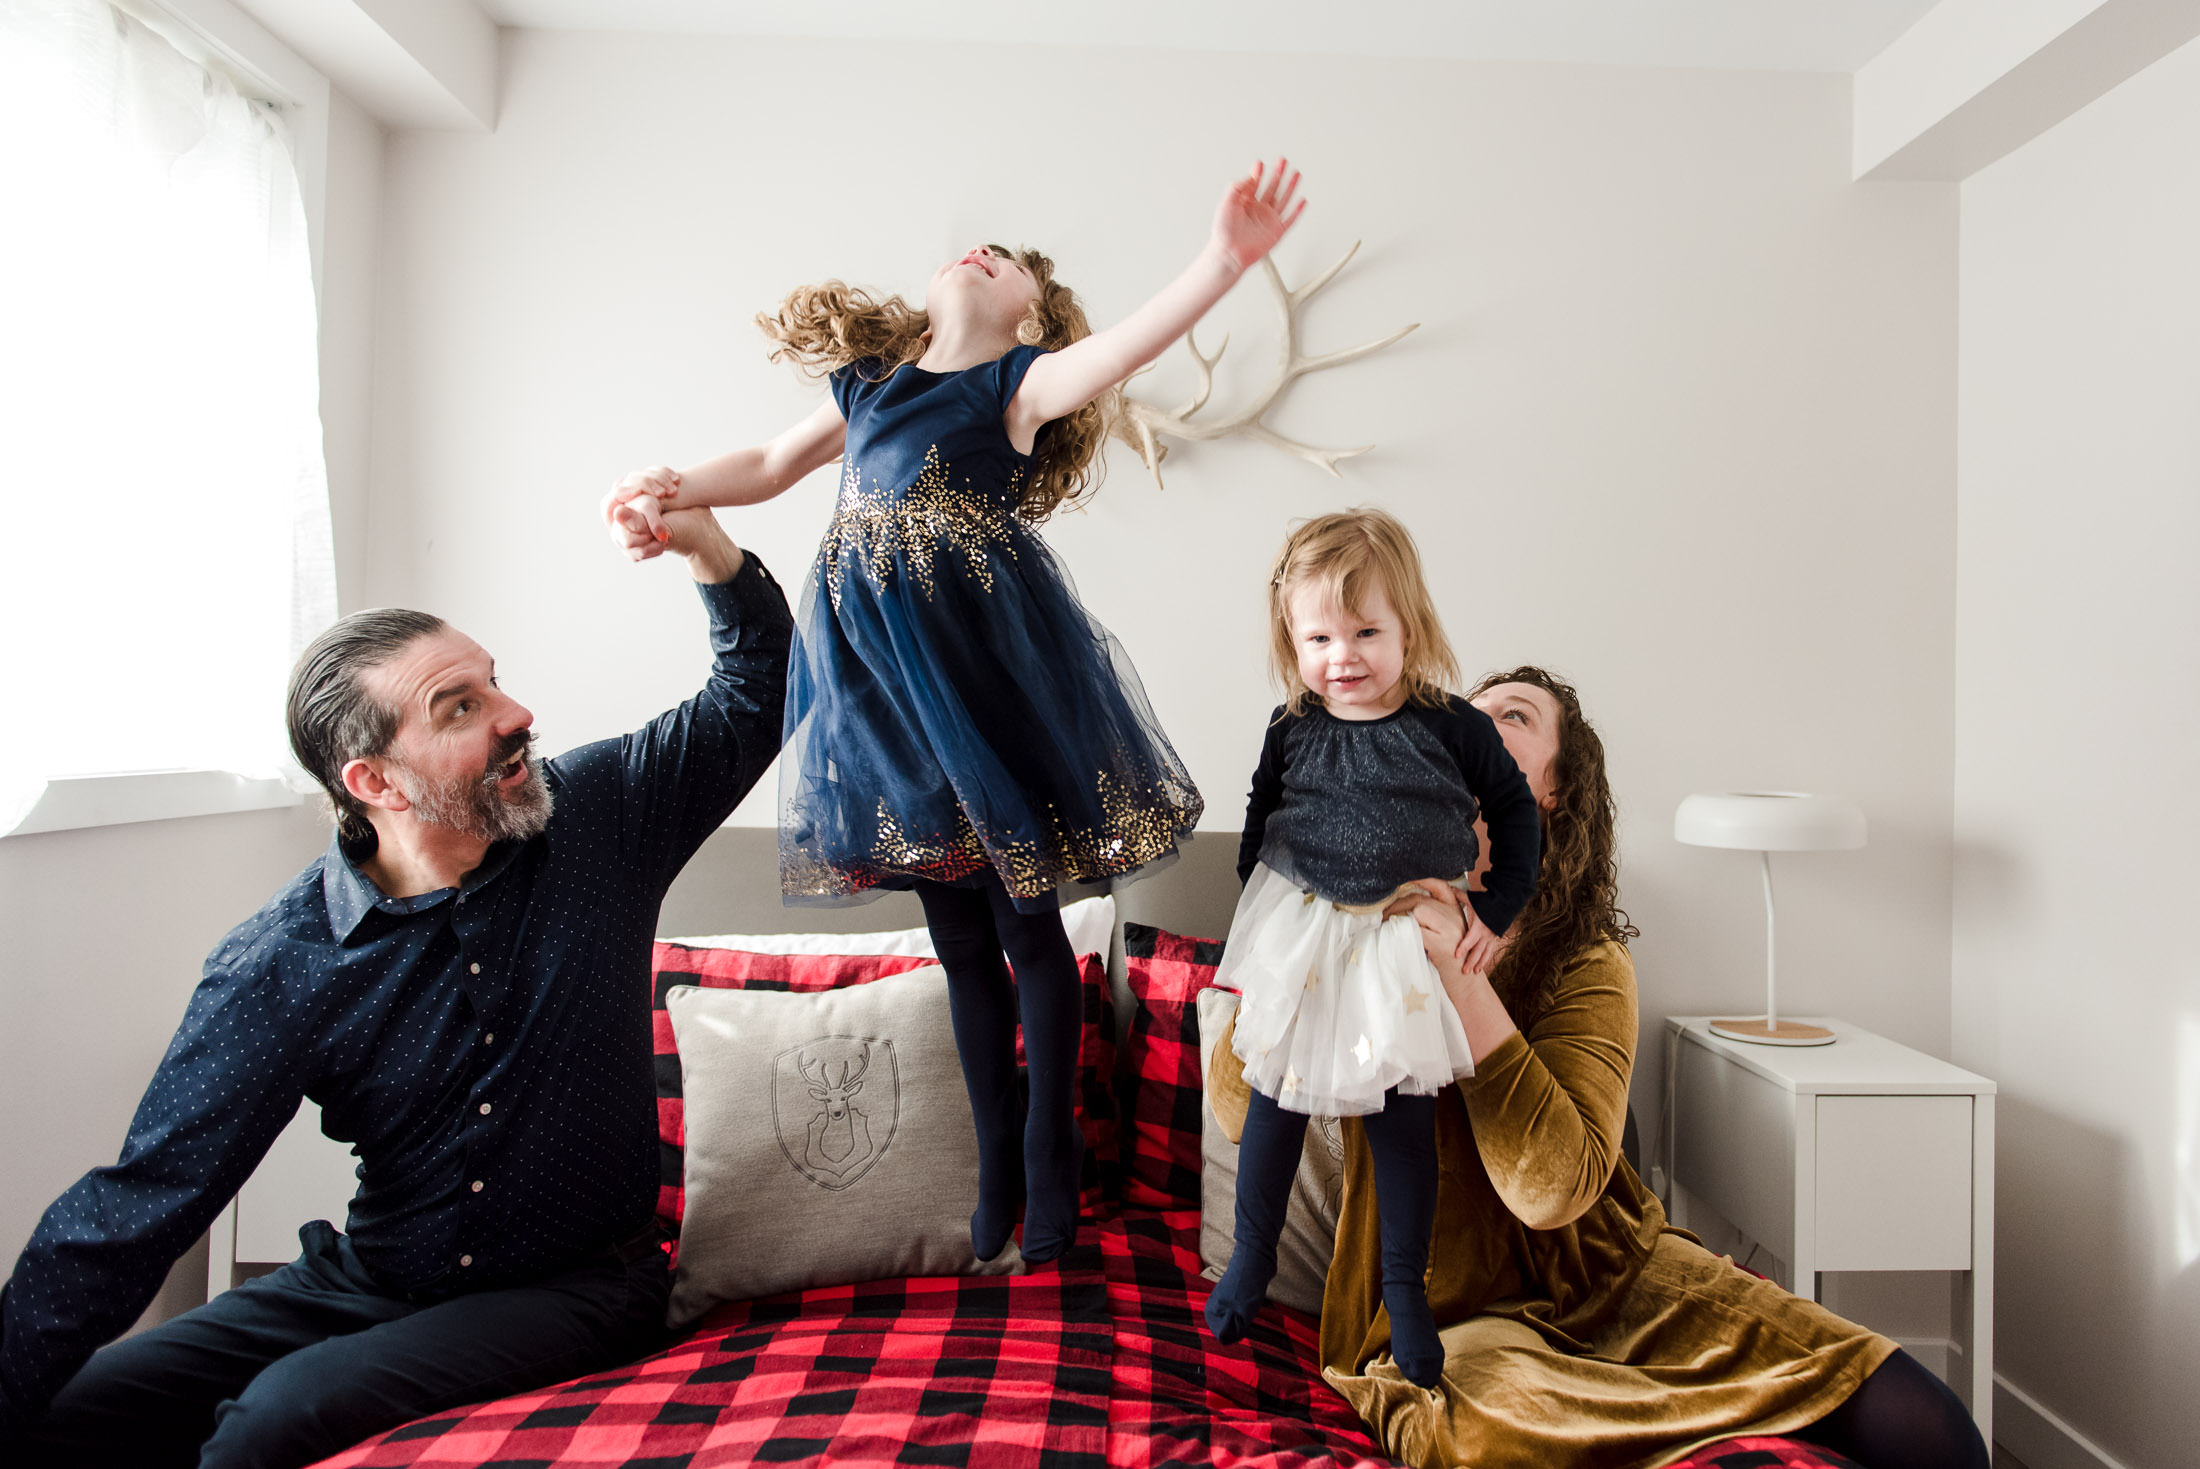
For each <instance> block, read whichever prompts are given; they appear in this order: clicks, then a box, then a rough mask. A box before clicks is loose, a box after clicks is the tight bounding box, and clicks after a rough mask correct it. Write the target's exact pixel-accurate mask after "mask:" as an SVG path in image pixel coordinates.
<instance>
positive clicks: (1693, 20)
mask: <svg viewBox="0 0 2200 1469" xmlns="http://www.w3.org/2000/svg"><path fill="white" fill-rule="evenodd" d="M474 3H475V4H476V5H478V6H479V7H480V8H481V9H482V10H483V11H484V12H486V13H487V14H488V15H489V16H490V18H491V19H493V20H495V21H496V22H497V23H498V24H500V25H507V26H532V27H537V28H541V29H549V30H587V31H677V32H720V33H728V34H737V35H764V36H810V37H830V38H847V39H857V40H932V41H974V42H1020V43H1027V44H1029V43H1036V44H1053V45H1089V46H1153V47H1165V48H1171V49H1181V50H1190V51H1256V52H1257V51H1271V52H1274V51H1281V52H1298V53H1311V54H1316V55H1352V56H1410V57H1432V56H1433V57H1446V58H1456V59H1473V60H1507V61H1566V62H1581V63H1589V64H1602V65H1616V66H1680V67H1718V68H1739V69H1746V70H1765V71H1819V72H1853V71H1855V70H1856V69H1857V68H1858V67H1860V66H1862V65H1863V64H1864V63H1865V62H1867V61H1869V60H1870V59H1871V58H1872V57H1874V56H1876V55H1878V54H1879V53H1880V52H1881V51H1883V50H1885V49H1886V47H1887V46H1888V44H1889V43H1890V42H1892V41H1893V40H1894V39H1895V38H1896V37H1898V36H1900V35H1901V34H1902V33H1903V32H1904V31H1906V30H1908V29H1909V28H1910V26H1911V25H1912V24H1914V23H1915V22H1916V21H1917V19H1918V17H1920V16H1921V15H1923V14H1924V13H1925V12H1926V11H1928V10H1930V9H1932V8H1933V5H1934V3H1935V0H1351V3H1349V4H1340V3H1338V0H1023V3H1021V4H1014V3H1011V4H1002V3H1000V0H474Z"/></svg>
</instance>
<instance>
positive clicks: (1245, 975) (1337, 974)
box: [1215, 864, 1474, 1117]
mask: <svg viewBox="0 0 2200 1469" xmlns="http://www.w3.org/2000/svg"><path fill="white" fill-rule="evenodd" d="M1215 983H1216V984H1218V985H1222V986H1224V987H1225V988H1230V989H1235V990H1237V991H1238V992H1239V995H1240V996H1241V999H1240V1001H1239V1004H1238V1015H1237V1030H1236V1032H1235V1036H1234V1041H1233V1044H1234V1047H1235V1049H1236V1051H1237V1054H1238V1059H1239V1060H1241V1061H1243V1062H1244V1063H1245V1079H1246V1081H1247V1082H1248V1083H1250V1084H1251V1085H1252V1086H1253V1087H1254V1088H1255V1089H1256V1090H1258V1091H1259V1092H1261V1093H1262V1094H1263V1095H1265V1096H1268V1097H1270V1098H1272V1099H1273V1100H1274V1101H1275V1103H1276V1105H1278V1106H1279V1107H1283V1108H1286V1109H1288V1110H1290V1111H1293V1112H1305V1113H1308V1114H1311V1115H1313V1116H1318V1117H1357V1116H1364V1115H1366V1114H1367V1113H1370V1112H1380V1111H1382V1110H1383V1093H1385V1092H1387V1091H1389V1090H1390V1089H1391V1088H1392V1087H1396V1088H1397V1089H1398V1090H1399V1091H1401V1092H1404V1093H1406V1094H1408V1095H1411V1096H1430V1095H1433V1094H1434V1093H1435V1092H1437V1091H1438V1090H1439V1089H1441V1088H1443V1087H1446V1086H1449V1085H1450V1084H1451V1083H1452V1082H1454V1081H1456V1080H1458V1079H1459V1078H1460V1077H1464V1076H1472V1075H1473V1074H1474V1056H1473V1053H1472V1052H1471V1051H1470V1050H1469V1049H1468V1046H1467V1032H1466V1028H1465V1027H1464V1026H1462V1025H1461V1024H1460V1023H1459V1012H1458V1011H1457V1010H1455V1009H1453V1008H1452V1003H1451V998H1450V996H1448V995H1446V994H1445V993H1444V984H1443V980H1442V979H1441V978H1440V977H1439V976H1438V975H1437V973H1436V968H1435V966H1434V965H1432V964H1430V963H1429V961H1428V955H1427V954H1425V953H1424V952H1422V949H1421V929H1420V925H1419V924H1417V923H1415V922H1414V921H1413V920H1412V919H1411V918H1407V917H1403V916H1401V917H1397V918H1392V919H1388V920H1386V919H1384V917H1383V916H1382V914H1381V912H1380V911H1375V912H1364V911H1355V910H1353V909H1349V908H1340V907H1338V906H1337V905H1336V904H1335V903H1332V902H1330V901H1329V900H1328V899H1327V898H1323V897H1319V896H1317V895H1316V894H1314V893H1311V892H1308V891H1307V890H1305V889H1304V888H1301V887H1299V886H1297V885H1296V884H1294V883H1292V882H1290V881H1289V880H1288V879H1286V878H1283V877H1281V876H1279V875H1277V874H1276V873H1275V872H1272V871H1270V870H1269V868H1268V867H1267V865H1266V864H1262V865H1260V866H1257V867H1255V868H1254V869H1253V876H1252V879H1251V880H1250V881H1249V882H1247V883H1246V884H1245V892H1244V894H1243V896H1241V897H1240V898H1239V899H1238V906H1237V915H1236V917H1234V918H1233V919H1231V921H1230V938H1229V941H1228V943H1227V944H1226V945H1225V946H1224V948H1223V953H1222V964H1221V966H1220V967H1219V968H1218V969H1217V970H1216V971H1215Z"/></svg>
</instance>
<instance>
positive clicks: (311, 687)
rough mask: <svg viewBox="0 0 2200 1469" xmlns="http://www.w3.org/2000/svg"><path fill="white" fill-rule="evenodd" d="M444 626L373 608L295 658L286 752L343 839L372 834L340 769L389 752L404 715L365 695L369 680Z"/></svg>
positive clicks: (421, 615)
mask: <svg viewBox="0 0 2200 1469" xmlns="http://www.w3.org/2000/svg"><path fill="white" fill-rule="evenodd" d="M446 625H447V624H446V623H445V622H444V621H443V619H442V618H440V617H437V616H435V615H434V614H433V613H429V612H411V611H407V610H406V609H405V608H403V607H375V608H371V609H369V610H368V611H365V612H354V613H352V614H351V616H349V617H344V618H339V619H338V620H337V621H336V623H335V624H334V625H333V626H331V627H330V628H329V629H328V631H326V632H324V633H322V634H321V635H320V636H319V637H317V638H315V639H314V640H313V642H312V645H311V646H309V647H308V648H307V649H306V650H305V652H303V653H301V654H299V655H298V665H297V667H295V668H293V669H291V671H290V698H289V702H288V707H287V709H286V711H285V714H286V718H287V720H288V722H289V725H290V749H291V753H292V754H294V755H296V756H297V757H298V763H299V764H300V765H303V766H304V767H305V768H306V773H307V774H309V775H311V776H312V777H313V778H314V779H315V780H317V781H319V782H320V783H321V789H322V790H324V791H326V792H327V793H328V799H329V804H330V805H331V806H332V807H334V808H335V812H336V833H337V835H338V836H339V837H340V838H342V839H343V840H344V841H346V842H357V841H363V840H365V839H366V838H367V837H369V836H371V835H372V834H373V831H374V828H373V826H372V825H371V824H370V823H369V822H368V820H367V808H366V807H365V806H364V805H362V804H360V801H359V799H358V798H357V797H356V796H354V795H352V793H351V792H350V791H347V790H345V789H344V767H345V766H346V765H348V764H350V763H351V762H352V761H354V760H362V759H369V758H372V757H374V756H376V755H383V754H387V753H388V751H389V748H390V742H391V741H392V740H394V739H396V738H397V727H398V725H399V724H401V723H403V722H404V715H403V711H402V710H399V709H395V708H392V707H391V706H390V705H388V704H385V703H383V702H381V701H380V700H378V699H376V698H375V697H374V696H373V695H372V694H370V693H369V692H367V687H366V675H367V674H368V672H370V671H371V670H373V669H375V668H379V667H380V666H382V665H383V664H385V663H387V662H389V661H390V660H391V659H392V658H395V657H396V656H397V655H398V654H400V653H402V652H404V651H405V649H406V648H408V647H410V646H411V645H412V644H413V643H415V642H416V641H418V640H419V639H421V638H425V637H433V636H434V635H435V634H437V633H439V632H441V631H443V629H444V627H445V626H446Z"/></svg>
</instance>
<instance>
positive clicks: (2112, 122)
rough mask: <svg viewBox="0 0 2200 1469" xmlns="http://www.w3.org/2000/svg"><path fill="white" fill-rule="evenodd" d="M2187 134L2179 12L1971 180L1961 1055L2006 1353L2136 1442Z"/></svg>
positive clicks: (1960, 774) (2197, 1403)
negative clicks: (2162, 33) (1993, 1196)
mask: <svg viewBox="0 0 2200 1469" xmlns="http://www.w3.org/2000/svg"><path fill="white" fill-rule="evenodd" d="M2195 139H2200V45H2189V46H2186V47H2185V48H2184V49H2183V50H2181V51H2179V52H2177V53H2176V54H2174V55H2172V56H2170V57H2169V58H2168V59H2166V60H2164V61H2162V62H2160V63H2158V64H2156V65H2155V66H2154V67H2152V68H2151V69H2150V70H2148V71H2146V72H2144V73H2142V74H2140V75H2139V76H2138V77H2136V78H2134V79H2133V80H2131V81H2130V82H2127V83H2125V84H2124V85H2123V86H2122V87H2121V88H2119V89H2118V90H2117V91H2115V92H2113V93H2111V94H2110V95H2108V96H2107V97H2105V98H2103V99H2102V100H2100V101H2098V102H2095V103H2094V104H2093V105H2092V106H2091V107H2089V108H2087V109H2086V110H2085V111H2084V112H2081V113H2080V114H2078V115H2077V116H2076V117H2074V118H2072V119H2071V120H2070V121H2068V122H2066V123H2064V124H2063V125H2062V126H2060V127H2058V128H2056V129H2055V130H2054V131H2053V132H2051V133H2048V134H2046V135H2045V136H2043V137H2041V138H2040V139H2038V140H2037V141H2035V142H2033V143H2031V144H2030V145H2028V146H2027V147H2026V148H2024V149H2023V150H2022V151H2020V152H2018V153H2015V154H2013V155H2011V156H2010V157H2009V158H2007V159H2005V160H2003V161H2002V162H2000V163H1998V164H1996V165H1995V166H1994V167H1992V168H1990V169H1988V170H1986V171H1985V172H1983V173H1981V174H1979V175H1978V176H1976V177H1974V178H1973V179H1971V180H1970V181H1969V182H1967V183H1966V184H1964V185H1963V190H1962V211H1963V230H1962V233H1963V240H1962V252H1961V262H1962V264H1961V291H1962V298H1963V325H1962V334H1961V344H1962V345H1961V359H1960V360H1961V378H1962V384H1963V386H1962V392H1961V398H1960V411H1959V423H1960V430H1961V431H1960V446H1961V452H1960V455H1959V473H1958V501H1957V503H1958V510H1957V526H1958V537H1957V568H1958V570H1957V679H1956V687H1957V704H1956V708H1957V723H1956V729H1957V742H1956V791H1955V828H1954V829H1955V840H1956V858H1955V895H1954V982H1953V983H1954V994H1953V1000H1954V1026H1955V1034H1954V1043H1955V1059H1956V1060H1957V1061H1958V1062H1960V1063H1961V1064H1964V1065H1967V1066H1971V1067H1973V1068H1975V1069H1977V1070H1980V1071H1984V1072H1986V1073H1987V1074H1989V1075H1991V1076H1994V1077H1996V1078H1997V1079H1998V1080H1999V1081H2000V1083H2001V1102H2000V1152H1999V1165H2000V1190H2001V1192H2000V1206H2001V1207H2000V1227H1999V1237H1998V1249H1999V1266H2000V1291H1999V1298H1998V1303H1997V1304H1998V1310H1999V1318H2000V1319H1999V1326H2000V1329H1999V1332H1998V1339H1997V1350H1998V1353H1999V1357H1998V1363H1999V1366H2000V1368H2001V1371H2002V1373H2003V1375H2004V1376H2005V1377H2006V1378H2007V1379H2009V1381H2010V1382H2011V1383H2012V1384H2014V1385H2015V1386H2017V1387H2018V1388H2020V1389H2021V1390H2023V1391H2024V1392H2026V1393H2029V1394H2030V1395H2031V1396H2033V1397H2034V1398H2036V1399H2038V1400H2039V1401H2040V1402H2041V1403H2043V1404H2044V1405H2045V1406H2046V1407H2047V1409H2049V1410H2050V1411H2051V1412H2052V1413H2054V1414H2056V1415H2058V1416H2060V1417H2061V1418H2063V1419H2064V1420H2066V1421H2067V1422H2068V1423H2069V1424H2070V1425H2071V1426H2073V1427H2074V1428H2076V1429H2077V1430H2079V1431H2080V1432H2081V1433H2083V1434H2084V1435H2086V1436H2088V1437H2090V1438H2092V1439H2093V1440H2094V1441H2096V1442H2097V1443H2099V1444H2100V1445H2101V1446H2102V1447H2103V1448H2105V1449H2106V1450H2107V1451H2108V1452H2109V1453H2110V1454H2112V1455H2114V1456H2115V1457H2116V1458H2118V1459H2120V1460H2122V1461H2123V1462H2124V1463H2126V1464H2129V1465H2131V1466H2134V1469H2173V1466H2183V1465H2189V1464H2190V1463H2192V1461H2193V1445H2194V1444H2195V1443H2200V1397H2196V1396H2195V1395H2194V1393H2193V1391H2192V1387H2193V1381H2194V1371H2195V1367H2196V1365H2200V962H2196V961H2195V959H2194V958H2193V953H2194V950H2193V945H2192V939H2191V926H2192V923H2191V920H2192V915H2193V912H2194V901H2193V894H2194V888H2195V886H2196V883H2200V858H2196V857H2195V845H2194V833H2195V831H2196V830H2200V786H2196V785H2195V782H2194V778H2193V764H2192V761H2193V753H2194V732H2195V730H2196V729H2200V675H2196V669H2200V576H2196V575H2195V573H2194V570H2193V564H2192V555H2193V548H2194V546H2195V545H2196V544H2200V436H2196V434H2195V431H2194V426H2195V424H2196V423H2200V413H2196V411H2195V404H2196V402H2200V359H2196V358H2195V356H2194V352H2193V344H2194V342H2195V341H2200V271H2196V270H2195V269H2194V262H2195V261H2196V260H2200V167H2196V166H2195V163H2194V157H2195V154H2194V147H2193V145H2194V141H2195ZM2009 1441H2010V1442H2011V1443H2012V1444H2013V1445H2014V1444H2015V1443H2016V1440H2015V1439H2013V1438H2012V1439H2010V1440H2009ZM2026 1457H2027V1458H2030V1457H2031V1456H2030V1455H2029V1454H2027V1455H2026Z"/></svg>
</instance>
